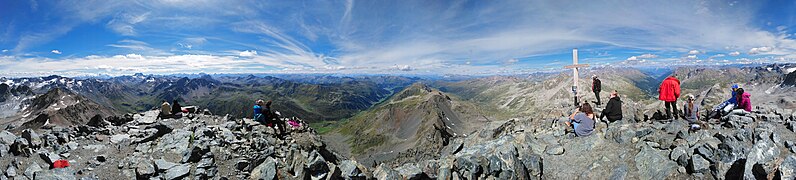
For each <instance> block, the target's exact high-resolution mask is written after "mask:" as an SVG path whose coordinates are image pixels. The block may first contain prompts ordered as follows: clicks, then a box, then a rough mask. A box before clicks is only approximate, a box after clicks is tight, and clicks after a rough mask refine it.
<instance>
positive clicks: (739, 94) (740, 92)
mask: <svg viewBox="0 0 796 180" xmlns="http://www.w3.org/2000/svg"><path fill="white" fill-rule="evenodd" d="M743 92H744V91H743V88H738V89H736V90H735V96H737V97H738V98H741V97H742V96H743Z"/></svg>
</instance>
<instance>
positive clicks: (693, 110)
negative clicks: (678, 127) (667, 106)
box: [683, 94, 700, 123]
mask: <svg viewBox="0 0 796 180" xmlns="http://www.w3.org/2000/svg"><path fill="white" fill-rule="evenodd" d="M685 97H686V100H685V103H683V116H685V120H686V121H688V122H689V123H697V122H698V121H699V109H700V107H699V105H698V104H695V103H694V101H696V98H695V97H694V95H691V94H689V95H686V96H685Z"/></svg>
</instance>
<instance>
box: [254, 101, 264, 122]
mask: <svg viewBox="0 0 796 180" xmlns="http://www.w3.org/2000/svg"><path fill="white" fill-rule="evenodd" d="M264 104H265V102H264V101H263V100H262V99H260V100H257V101H255V103H254V108H253V109H254V116H253V117H252V118H254V121H257V122H259V123H262V124H265V116H264V115H263V105H264Z"/></svg>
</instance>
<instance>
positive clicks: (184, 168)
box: [163, 164, 191, 180]
mask: <svg viewBox="0 0 796 180" xmlns="http://www.w3.org/2000/svg"><path fill="white" fill-rule="evenodd" d="M189 173H191V165H190V164H180V165H176V166H174V167H172V168H169V169H168V170H166V174H164V175H163V178H166V179H169V180H172V179H182V178H184V177H187V176H188V174H189Z"/></svg>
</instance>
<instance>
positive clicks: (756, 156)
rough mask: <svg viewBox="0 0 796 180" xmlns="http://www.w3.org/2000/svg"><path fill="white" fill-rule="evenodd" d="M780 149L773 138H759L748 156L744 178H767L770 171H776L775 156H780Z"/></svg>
mask: <svg viewBox="0 0 796 180" xmlns="http://www.w3.org/2000/svg"><path fill="white" fill-rule="evenodd" d="M779 153H780V150H779V148H778V147H777V144H775V143H774V142H772V141H771V140H765V139H763V140H759V141H757V143H755V145H754V146H753V147H752V149H751V150H750V151H749V154H747V156H746V164H745V165H744V174H743V176H744V178H745V179H753V178H754V179H760V178H763V179H765V178H767V177H768V174H769V173H772V172H774V171H773V170H774V166H775V165H774V164H773V161H774V158H776V157H779Z"/></svg>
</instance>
